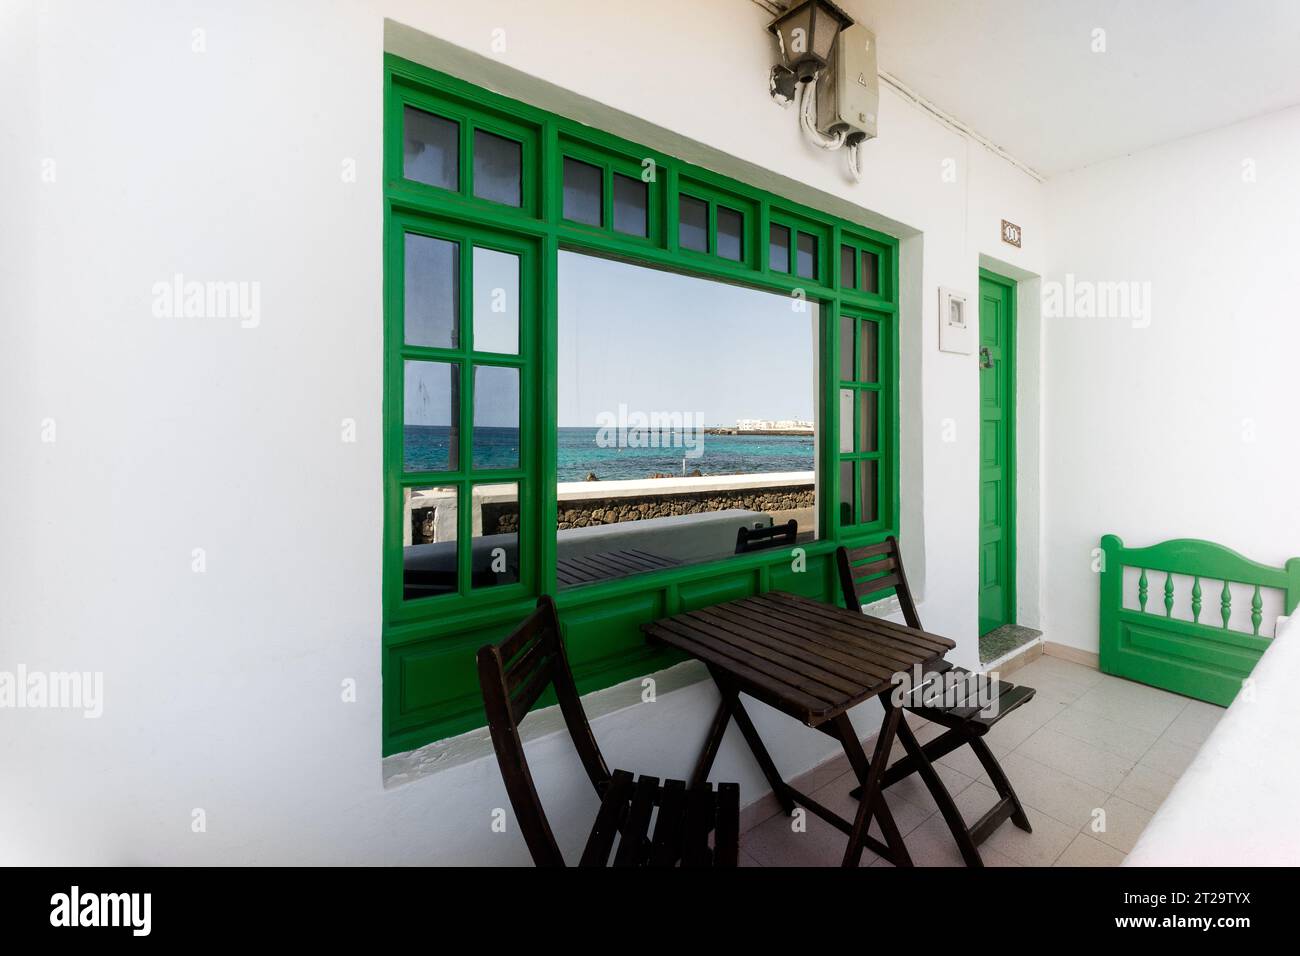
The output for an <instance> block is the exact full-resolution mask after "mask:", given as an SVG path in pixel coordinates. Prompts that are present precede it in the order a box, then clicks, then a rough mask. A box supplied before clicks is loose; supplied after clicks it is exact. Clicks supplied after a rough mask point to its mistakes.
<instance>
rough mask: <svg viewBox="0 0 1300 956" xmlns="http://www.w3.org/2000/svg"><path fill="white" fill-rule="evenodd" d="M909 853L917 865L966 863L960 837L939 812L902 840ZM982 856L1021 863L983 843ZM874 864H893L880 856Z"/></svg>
mask: <svg viewBox="0 0 1300 956" xmlns="http://www.w3.org/2000/svg"><path fill="white" fill-rule="evenodd" d="M903 842H904V843H906V844H907V855H908V856H909V857H911V858H912V864H913V865H914V866H965V865H966V863H965V861H964V860H962V858H961V851H960V850H958V849H957V841H956V840H954V839H953V837H952V832H951V831H950V830H949V829H948V824H947V823H946V822H945V821H944V819H943V817H941V816H939V814H937V813H936V814H934V815H933V816H931V817H930V818H929V819H928V820H926V821H925V822H924V823H923V824H921V825H920V826H919V827H917V828H916V829H915V830H913V831H912V832H911V833H909V834H908V835H907V836H906V837H905V838H904V840H903ZM980 858H981V859H983V861H984V865H985V866H1019V865H1020V864H1019V863H1017V862H1016V861H1015V860H1013V859H1011V858H1010V857H1008V856H1007V855H1006V854H1004V853H1002V852H1001V851H999V850H996V849H991V848H989V847H988V846H987V845H985V846H982V847H980ZM872 866H893V864H892V863H890V862H889V861H888V860H886V859H883V858H881V857H877V858H876V860H875V861H874V862H873V863H872Z"/></svg>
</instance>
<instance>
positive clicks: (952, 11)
mask: <svg viewBox="0 0 1300 956" xmlns="http://www.w3.org/2000/svg"><path fill="white" fill-rule="evenodd" d="M840 5H841V6H842V7H844V8H845V9H846V10H847V11H848V12H849V13H850V14H851V15H853V16H854V17H855V18H856V19H857V20H858V21H859V22H861V23H865V24H866V25H867V26H869V27H871V28H872V29H873V30H874V31H875V32H876V34H877V36H878V38H879V57H880V69H881V71H882V72H887V73H889V74H892V75H893V76H894V77H896V78H897V79H898V80H900V81H902V82H903V83H904V84H906V85H907V86H908V87H910V88H911V89H912V90H913V91H915V92H916V93H919V94H920V95H921V96H923V97H925V98H926V99H927V100H929V101H931V102H932V103H933V104H934V105H935V106H937V107H939V108H940V109H941V110H943V111H945V112H947V113H949V114H951V115H952V116H953V117H954V118H956V119H958V120H960V121H961V122H962V123H964V124H965V125H967V126H969V127H970V128H972V129H973V130H975V131H976V132H978V133H980V134H981V135H983V136H984V137H986V138H987V139H989V140H992V141H993V142H994V143H996V144H997V145H998V146H1000V147H1002V148H1003V149H1005V150H1006V151H1007V152H1008V153H1010V154H1011V155H1012V156H1014V157H1015V158H1016V159H1018V160H1020V161H1021V162H1023V163H1025V164H1027V165H1029V166H1031V167H1033V168H1034V169H1036V170H1037V171H1038V172H1040V173H1042V174H1044V175H1047V176H1050V175H1052V174H1053V173H1059V172H1063V171H1066V170H1070V169H1077V168H1078V167H1080V166H1087V165H1089V164H1091V163H1095V162H1099V161H1101V160H1104V159H1110V158H1113V157H1115V156H1121V155H1124V154H1126V153H1132V152H1135V151H1137V150H1140V149H1144V148H1146V147H1148V146H1154V145H1156V144H1158V143H1164V142H1168V141H1170V140H1174V139H1178V138H1180V137H1183V136H1188V135H1190V134H1193V133H1198V132H1201V131H1203V130H1209V129H1214V128H1216V127H1220V126H1225V125H1227V124H1229V123H1233V122H1236V121H1238V120H1242V119H1246V118H1248V117H1251V116H1259V115H1262V114H1264V113H1269V112H1272V111H1274V110H1278V109H1282V108H1284V107H1287V106H1293V105H1296V104H1300V0H840ZM1097 28H1100V29H1104V30H1105V31H1106V34H1105V40H1106V52H1104V53H1094V52H1092V48H1091V47H1092V42H1093V30H1094V29H1097ZM885 135H887V133H886V134H885Z"/></svg>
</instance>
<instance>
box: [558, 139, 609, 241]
mask: <svg viewBox="0 0 1300 956" xmlns="http://www.w3.org/2000/svg"><path fill="white" fill-rule="evenodd" d="M604 175H605V174H604V172H603V171H602V170H601V168H600V167H599V166H593V165H591V163H583V162H579V161H578V160H576V159H569V158H568V157H567V156H566V157H565V158H564V218H565V219H572V220H573V221H574V222H585V223H586V224H587V225H589V226H599V225H603V221H602V215H601V202H602V198H601V197H602V193H603V186H602V183H603V182H604Z"/></svg>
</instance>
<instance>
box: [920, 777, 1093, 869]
mask: <svg viewBox="0 0 1300 956" xmlns="http://www.w3.org/2000/svg"><path fill="white" fill-rule="evenodd" d="M997 801H998V794H997V791H996V790H994V789H993V788H992V787H988V786H985V785H984V784H982V783H973V784H971V785H970V786H969V787H967V788H966V789H965V790H963V791H962V793H961V795H960V796H959V797H958V798H957V801H956V802H957V808H958V809H959V810H961V813H962V818H963V819H965V820H966V822H967V823H968V824H971V823H974V822H975V821H976V820H978V819H979V818H980V817H981V816H983V815H984V813H985V811H987V810H988V809H989V807H991V806H993V805H994V804H995V803H997ZM1025 816H1027V817H1028V818H1029V825H1030V826H1031V827H1032V828H1033V832H1031V833H1026V832H1025V831H1024V830H1022V829H1020V828H1019V827H1018V826H1016V825H1015V824H1014V823H1012V822H1011V821H1010V820H1007V821H1005V822H1004V823H1003V824H1002V825H1001V826H1000V827H998V828H997V829H996V830H994V831H993V833H992V835H990V836H989V838H988V839H987V840H985V841H984V843H983V845H981V846H980V855H981V856H984V855H985V850H991V851H993V852H995V853H1000V854H1002V855H1003V856H1006V857H1009V858H1010V859H1012V860H1014V861H1015V862H1016V863H1019V864H1020V865H1021V866H1051V865H1052V862H1053V861H1054V860H1055V859H1056V858H1057V857H1058V856H1060V855H1061V853H1062V852H1063V851H1064V850H1065V848H1066V847H1067V846H1069V845H1070V840H1072V839H1073V838H1074V835H1075V833H1076V832H1077V830H1076V829H1075V828H1074V827H1070V826H1066V825H1065V824H1064V823H1061V822H1060V821H1059V820H1053V819H1052V818H1051V817H1049V816H1047V815H1046V814H1045V813H1041V812H1039V811H1038V810H1035V809H1034V808H1033V807H1026V808H1025ZM940 819H942V818H940ZM986 862H987V860H986Z"/></svg>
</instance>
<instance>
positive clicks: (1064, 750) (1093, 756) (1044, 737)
mask: <svg viewBox="0 0 1300 956" xmlns="http://www.w3.org/2000/svg"><path fill="white" fill-rule="evenodd" d="M1016 752H1017V753H1021V754H1023V755H1024V756H1026V757H1028V758H1029V759H1030V760H1037V761H1038V762H1039V763H1041V764H1046V765H1047V766H1049V767H1054V768H1056V769H1057V770H1060V771H1061V772H1062V773H1067V774H1069V775H1070V776H1071V777H1074V778H1075V779H1076V780H1082V781H1083V782H1084V783H1086V784H1090V785H1091V786H1094V787H1099V788H1100V789H1102V790H1105V791H1107V792H1113V791H1114V790H1115V788H1116V787H1118V786H1119V785H1120V783H1121V782H1122V781H1123V780H1124V776H1125V774H1127V773H1128V772H1129V771H1130V770H1132V769H1133V764H1134V763H1135V761H1133V760H1130V759H1128V758H1127V757H1121V756H1119V755H1118V754H1112V753H1108V752H1106V751H1105V750H1102V749H1101V748H1099V747H1094V746H1093V745H1092V744H1089V743H1085V742H1084V741H1082V740H1078V739H1076V738H1074V737H1067V736H1066V735H1065V734H1062V733H1058V732H1057V731H1055V730H1049V729H1048V728H1046V727H1044V728H1043V729H1041V730H1037V731H1035V732H1034V734H1033V736H1032V737H1030V738H1029V739H1028V740H1026V741H1025V742H1024V743H1023V744H1021V745H1020V746H1019V747H1017V748H1016Z"/></svg>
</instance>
